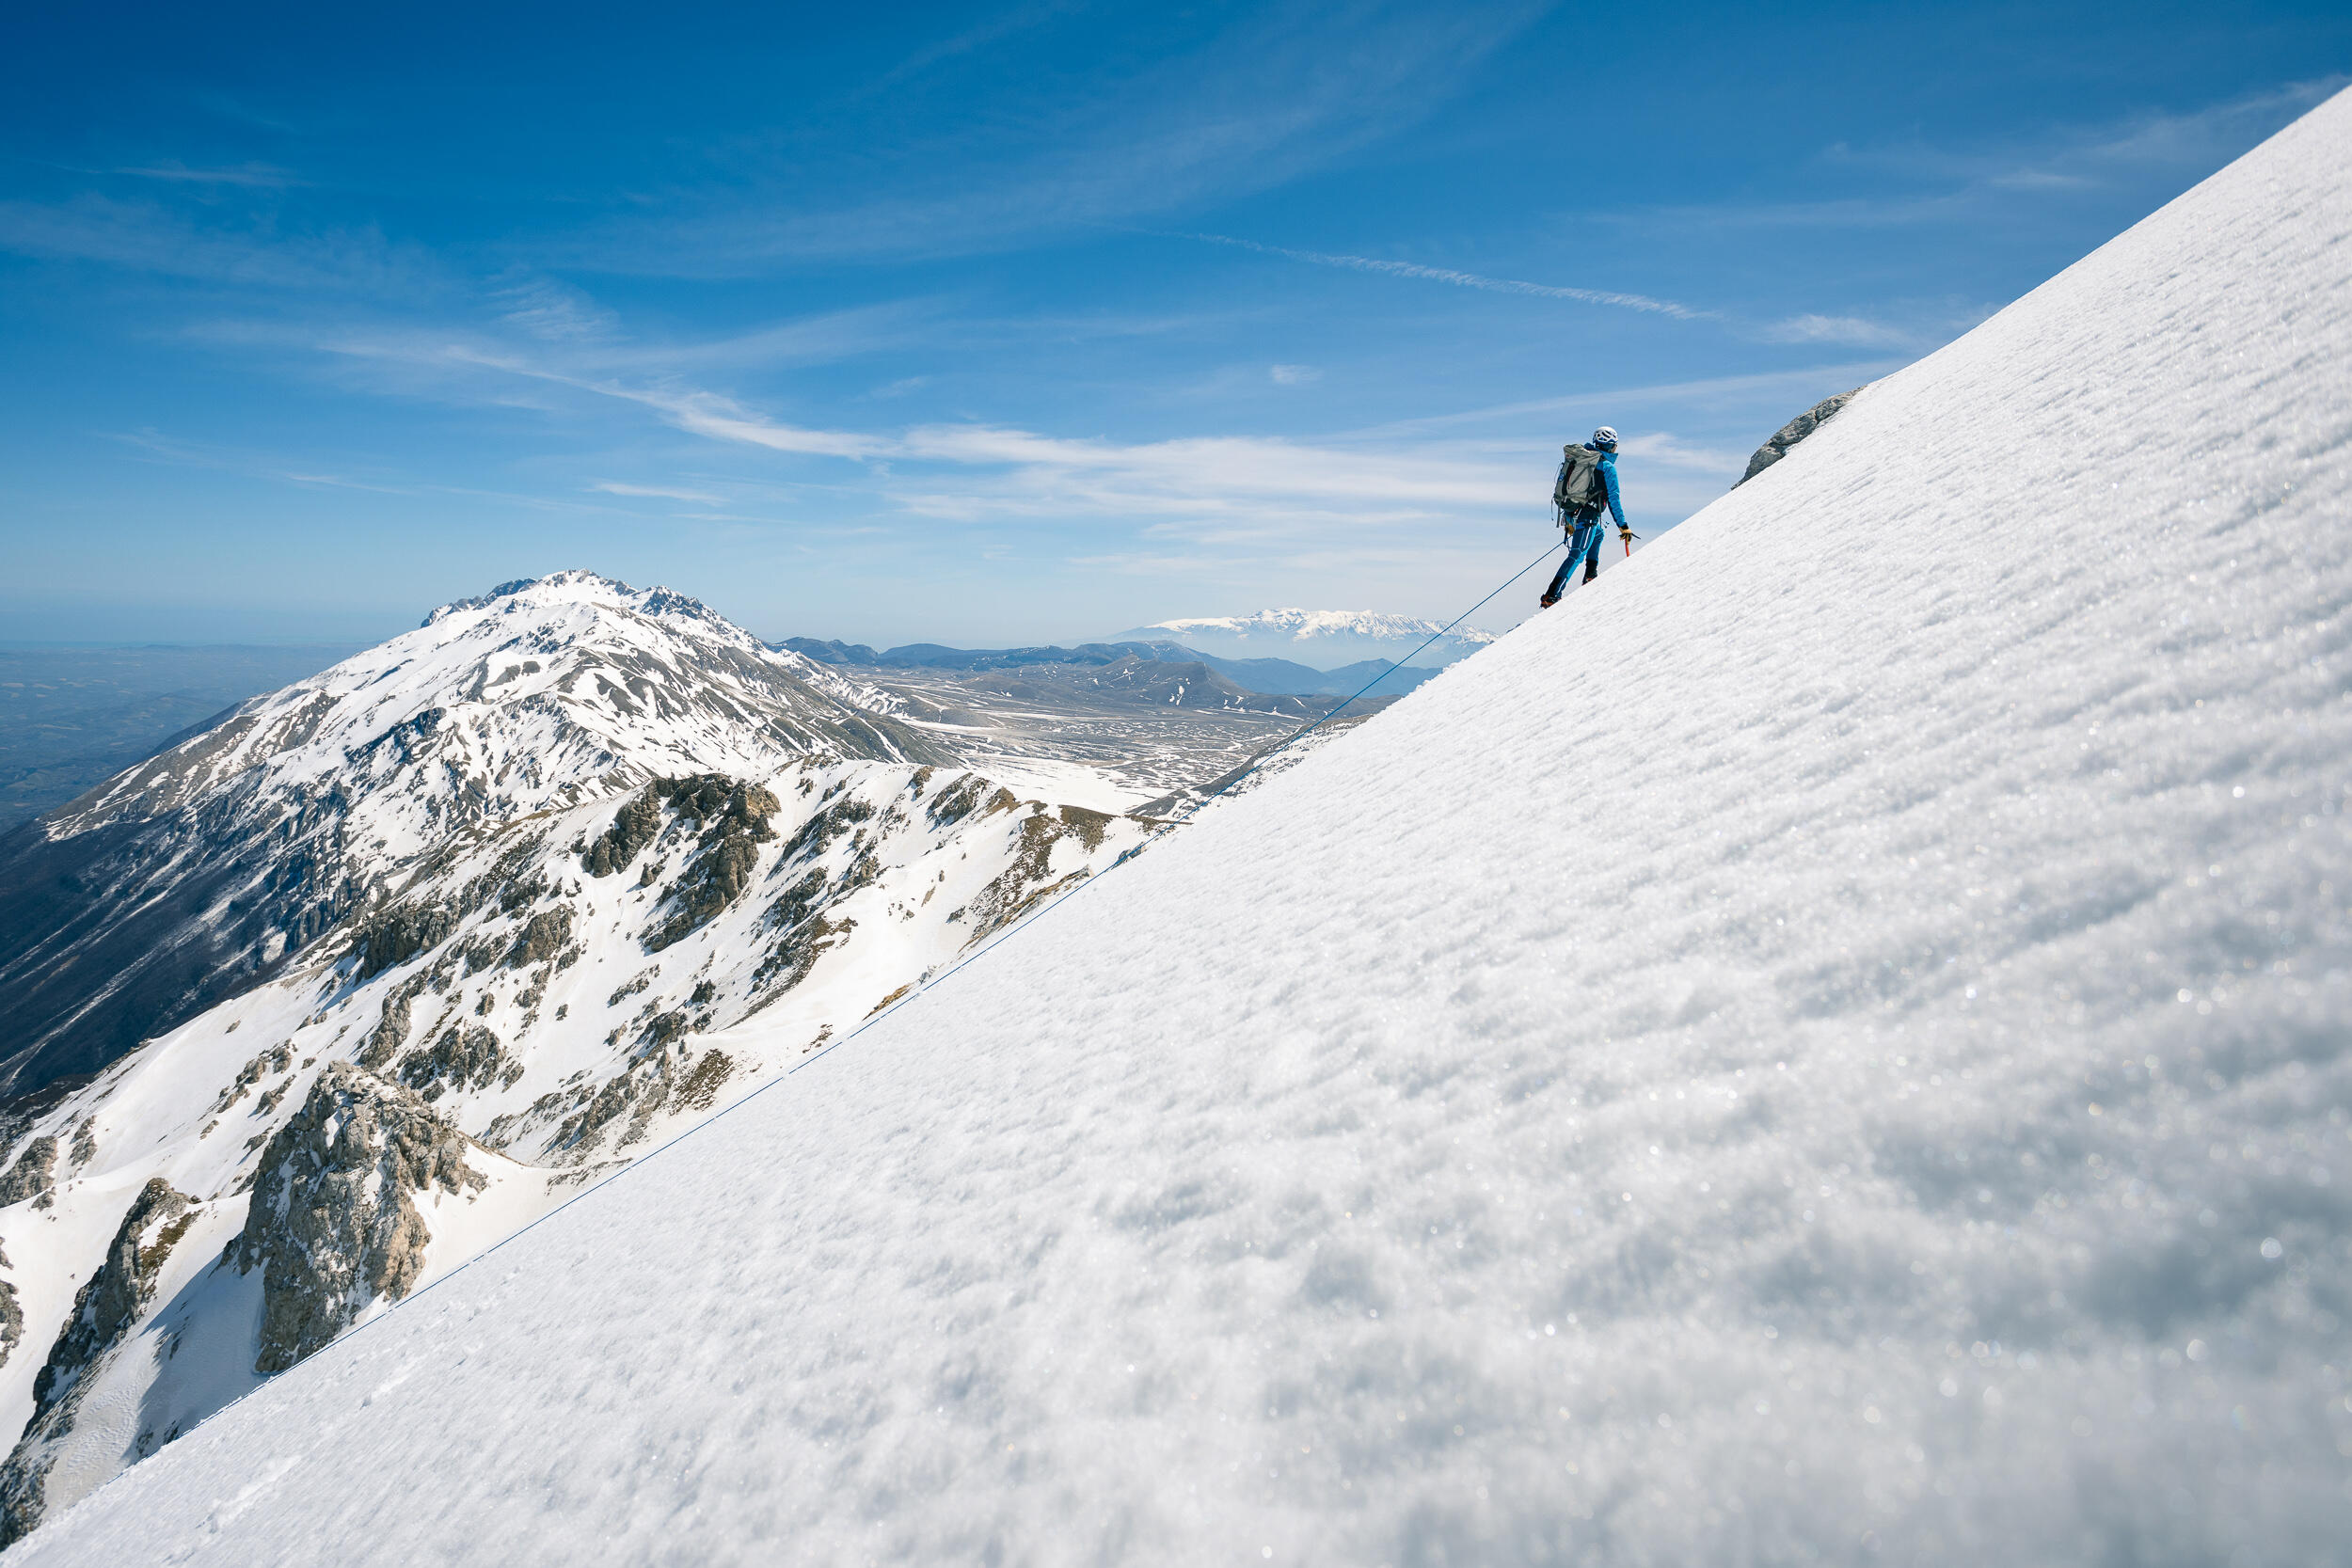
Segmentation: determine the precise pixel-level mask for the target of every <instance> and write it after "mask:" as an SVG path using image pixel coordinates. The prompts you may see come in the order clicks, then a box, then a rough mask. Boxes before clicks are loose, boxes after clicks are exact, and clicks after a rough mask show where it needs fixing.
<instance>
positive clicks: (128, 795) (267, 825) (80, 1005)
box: [0, 572, 951, 1094]
mask: <svg viewBox="0 0 2352 1568" xmlns="http://www.w3.org/2000/svg"><path fill="white" fill-rule="evenodd" d="M891 705H892V704H891V703H890V702H889V701H888V700H886V699H883V698H882V697H881V696H880V695H879V694H875V695H873V696H872V697H871V699H870V701H869V697H868V689H867V688H866V687H864V686H863V685H861V684H860V683H858V682H856V681H854V680H852V679H850V678H848V677H846V676H844V675H843V674H842V673H840V672H837V671H833V670H827V669H823V668H821V667H819V666H818V665H815V664H812V663H810V662H809V661H808V660H806V659H803V658H802V657H799V656H798V655H794V654H790V653H781V652H777V651H775V650H772V649H769V648H766V647H764V646H762V645H761V644H760V642H759V641H758V640H757V639H755V638H754V637H752V636H751V635H750V634H749V633H748V632H745V631H744V630H742V629H741V628H740V627H739V626H734V625H732V624H731V623H729V622H727V621H726V620H724V619H723V617H720V616H718V615H716V614H714V613H712V612H711V611H709V610H707V609H706V608H705V607H703V606H702V605H700V604H698V603H697V602H695V601H694V600H691V599H689V598H687V597H686V596H684V595H682V594H675V593H672V592H670V591H669V590H666V589H651V590H644V591H640V590H635V589H631V588H629V587H628V586H627V585H626V584H622V583H618V582H615V581H613V580H612V579H610V578H600V577H596V576H595V575H594V574H591V573H585V572H565V573H559V574H557V575H555V576H552V577H548V578H538V579H533V580H527V581H523V582H519V583H508V584H504V585H502V586H501V588H500V589H499V590H498V591H496V592H494V593H493V594H487V595H484V596H482V597H480V598H476V599H469V600H462V601H459V602H457V603H454V604H451V605H446V606H443V607H442V608H441V609H439V610H436V611H434V613H433V614H432V615H430V616H428V617H427V618H426V620H425V622H424V624H423V625H422V626H420V627H419V628H418V629H416V630H414V631H411V632H407V633H405V634H404V635H402V636H400V637H396V638H394V639H392V640H391V641H389V642H386V643H384V644H382V645H381V646H380V647H377V648H373V649H370V650H369V651H367V652H366V653H363V654H359V655H358V656H355V657H352V658H350V659H346V660H345V661H343V662H342V663H341V664H338V665H335V666H334V667H333V668H331V669H328V670H326V671H324V672H322V673H319V674H318V675H315V676H313V677H311V678H310V679H308V680H305V681H301V682H298V683H296V684H295V685H294V686H291V687H288V688H286V689H283V690H281V691H277V692H273V693H270V694H268V695H266V696H262V697H257V698H255V699H253V700H252V701H251V702H248V703H246V704H244V705H242V706H240V707H239V708H237V709H236V710H235V711H234V712H233V713H231V714H230V715H229V716H228V717H227V718H226V719H224V720H223V721H221V722H220V723H218V724H216V725H215V726H214V727H213V728H212V729H210V730H208V731H206V732H205V733H203V734H201V735H199V736H195V737H194V738H192V739H189V740H187V741H185V742H184V743H183V744H181V745H179V746H176V747H173V748H171V749H170V750H168V751H166V752H162V753H160V754H159V755H157V756H155V757H153V758H151V759H150V760H149V761H147V762H145V763H143V764H141V765H139V766H138V767H136V768H132V769H130V770H128V771H126V772H124V773H122V774H120V775H119V776H118V777H116V778H115V779H112V780H110V781H108V782H107V783H106V784H102V785H100V786H99V787H98V788H96V789H93V790H92V791H90V792H89V793H88V794H87V795H85V796H84V797H83V798H82V799H80V800H76V801H73V802H72V803H70V804H68V805H67V806H65V807H62V808H60V809H59V810H58V811H56V813H53V814H52V815H51V816H48V817H47V818H45V819H43V820H42V821H41V822H40V823H39V824H38V825H37V826H28V827H27V828H26V829H23V830H20V831H19V832H17V833H15V834H12V835H10V837H9V838H8V839H7V840H5V841H0V892H5V893H7V894H8V895H10V896H11V898H12V899H13V900H14V901H15V902H16V903H17V905H18V907H19V908H21V909H25V910H28V911H32V912H31V913H30V914H29V915H28V916H27V917H25V918H24V919H22V920H20V921H17V922H14V923H12V926H11V928H10V929H8V931H6V932H5V933H0V987H5V988H8V990H9V992H10V994H12V995H13V997H14V998H15V1006H13V1007H12V1008H11V1009H10V1011H9V1013H8V1018H7V1022H6V1023H5V1024H4V1025H0V1075H5V1079H4V1081H5V1085H6V1086H7V1087H8V1088H9V1089H10V1090H12V1091H13V1092H15V1093H18V1094H22V1093H24V1092H26V1091H28V1090H31V1089H35V1088H38V1087H40V1085H43V1084H45V1083H47V1082H49V1081H50V1080H52V1079H55V1078H57V1077H60V1076H66V1075H72V1074H83V1073H88V1072H92V1071H95V1070H97V1069H101V1068H103V1066H104V1065H105V1064H106V1063H107V1062H108V1061H111V1060H112V1059H113V1058H114V1057H115V1056H116V1055H118V1054H119V1053H121V1052H122V1051H125V1050H128V1049H130V1048H131V1047H132V1046H134V1045H135V1044H136V1043H137V1042H138V1041H139V1040H140V1039H142V1038H144V1037H149V1036H151V1035H153V1034H155V1033H158V1032H160V1031H162V1030H165V1029H168V1028H169V1027H171V1026H173V1025H174V1024H176V1023H178V1022H181V1021H183V1020H184V1019H186V1018H189V1017H192V1016H193V1015H194V1014H195V1013H196V1012H198V1011H200V1010H201V1009H202V1008H203V1007H205V1006H210V1005H212V1004H213V1003H215V1002H217V1001H219V1000H221V999H222V998H223V997H225V996H227V995H230V994H232V993H233V992H234V991H235V990H238V989H240V988H242V987H243V986H245V985H247V984H250V983H252V981H253V980H254V979H256V978H260V977H266V976H267V975H268V974H271V973H273V972H274V970H275V968H276V967H277V966H278V965H279V964H280V963H282V962H283V961H285V960H286V958H288V956H289V955H291V954H294V953H298V952H300V951H301V950H302V949H303V948H304V947H306V946H307V945H308V944H309V943H310V942H312V941H314V940H316V939H317V938H318V937H320V936H322V935H323V934H325V933H326V931H328V930H329V929H331V928H333V927H336V926H337V925H338V924H340V923H341V922H342V921H344V920H346V919H348V918H350V917H352V916H353V915H354V914H355V913H356V912H357V911H359V910H360V909H361V908H362V907H363V906H365V905H366V904H367V903H368V902H369V901H370V900H372V899H375V898H379V897H382V896H385V895H387V894H388V893H389V891H390V890H391V889H392V888H393V887H394V886H395V885H396V884H397V883H398V882H399V881H400V879H402V878H404V877H405V876H407V875H408V874H410V872H411V871H413V870H414V868H415V867H416V866H417V865H419V864H420V863H421V861H422V860H423V858H424V857H426V856H428V855H430V854H431V853H433V852H434V851H436V850H437V849H438V848H439V847H441V846H442V845H444V844H445V843H447V842H448V841H449V840H450V839H451V838H453V836H457V835H462V834H466V833H473V832H486V831H490V830H493V829H495V828H497V827H498V826H500V825H501V824H503V823H508V822H512V821H515V820H516V819H517V818H520V817H525V816H530V815H532V814H533V813H536V812H542V811H550V810H561V809H564V808H567V807H571V806H576V805H579V804H581V803H583V802H585V801H589V800H601V799H605V798H609V797H615V796H618V795H621V794H623V793H626V792H628V791H629V790H632V789H635V788H639V787H642V786H643V785H644V784H645V783H646V782H647V781H648V780H651V779H654V778H657V777H667V776H678V775H684V774H691V773H706V772H707V773H721V774H725V775H729V776H733V777H765V776H767V775H770V774H772V773H774V772H775V771H777V770H778V769H780V768H786V767H788V766H790V765H792V764H794V763H796V762H798V761H800V760H801V759H803V758H804V757H808V756H812V755H818V754H827V755H836V756H842V757H849V758H868V759H887V760H892V761H898V762H905V763H908V764H912V765H920V764H924V763H945V762H947V761H950V760H951V752H949V751H948V750H947V749H946V747H944V746H943V745H941V744H940V743H939V742H938V741H936V740H934V739H933V738H931V737H930V736H926V735H924V734H923V733H922V732H921V731H919V730H916V729H914V728H912V727H910V726H908V725H905V724H903V723H901V722H899V721H898V720H896V719H894V718H892V717H891V716H890V715H889V713H888V712H887V711H885V710H886V709H887V708H888V707H890V706H891ZM60 882H64V883H67V884H69V885H72V886H73V887H74V888H76V889H77V894H76V896H75V897H73V898H72V899H70V900H58V899H54V898H46V895H44V894H43V893H42V892H41V890H42V889H45V888H47V887H49V886H52V885H55V884H57V883H60ZM44 899H46V901H45V902H44ZM92 973H99V974H108V975H109V978H108V980H107V982H106V983H105V984H104V985H103V987H101V988H98V989H97V990H92V988H91V987H90V985H89V982H88V981H87V978H86V977H87V975H89V974H92Z"/></svg>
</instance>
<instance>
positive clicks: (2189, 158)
mask: <svg viewBox="0 0 2352 1568" xmlns="http://www.w3.org/2000/svg"><path fill="white" fill-rule="evenodd" d="M2347 84H2352V75H2345V74H2344V73H2343V72H2335V73H2332V74H2329V75H2326V76H2320V77H2314V78H2312V79H2311V80H2309V81H2304V82H2294V83H2289V84H2287V85H2286V86H2284V87H2271V88H2265V89H2263V90H2261V91H2257V92H2249V93H2244V94H2241V95H2239V96H2237V97H2234V98H2229V99H2224V100H2222V101H2220V102H2218V103H2211V104H2208V105H2206V106H2205V107H2203V108H2201V109H2195V110H2190V111H2187V112H2185V113H2154V112H2149V113H2138V114H2132V115H2126V116H2122V117H2121V118H2119V119H2111V120H2107V121H2105V122H2103V123H2100V124H2096V125H2075V126H2053V127H2044V128H2042V129H2041V130H2039V131H2038V132H2036V133H2034V134H2033V135H2030V136H2009V137H2003V138H1997V139H1994V140H1992V141H1988V142H1986V143H1984V144H1982V145H1979V146H1976V147H1967V148H1954V147H1942V146H1935V145H1931V144H1927V143H1918V142H1904V143H1894V144H1889V145H1884V146H1861V147H1857V146H1854V145H1851V144H1850V143H1846V142H1837V143H1834V144H1832V145H1831V146H1829V147H1827V148H1824V149H1823V150H1821V152H1820V158H1819V160H1818V161H1819V163H1820V166H1822V167H1824V168H1825V169H1831V170H1836V169H1840V168H1844V169H1851V170H1855V171H1860V172H1865V173H1868V174H1875V175H1883V176H1893V177H1896V178H1898V179H1903V180H1911V181H1915V182H1920V183H1921V184H1924V185H1928V186H1931V187H1936V188H1932V189H1928V190H1923V191H1917V192H1915V193H1913V194H1908V195H1891V196H1879V197H1867V198H1865V197H1854V198H1837V199H1828V200H1807V201H1788V202H1725V203H1717V204H1709V205H1705V206H1694V207H1655V208H1647V209H1633V210H1629V211H1626V212H1623V213H1619V214H1612V215H1611V216H1610V217H1609V219H1608V221H1610V222H1613V223H1617V224H1620V225H1624V226H1628V227H1632V228H1637V229H1647V230H1666V231H1672V230H1681V229H1700V228H1724V227H1744V228H1828V229H1891V228H1902V227H1912V226H1918V225H1929V224H1947V223H1982V222H1984V221H1986V218H1987V214H1988V213H1989V212H1992V211H1995V210H1998V211H2015V210H2017V207H2016V204H2017V203H2020V202H2026V201H2031V200H2033V199H2035V198H2047V197H2070V196H2079V195H2081V194H2082V193H2084V192H2089V191H2096V190H2102V189H2109V188H2116V187H2121V186H2122V185H2124V184H2126V183H2127V182H2136V181H2142V180H2146V179H2148V178H2149V177H2151V176H2159V177H2163V178H2165V179H2168V180H2170V179H2177V178H2180V177H2182V176H2185V175H2201V174H2205V173H2209V172H2211V171H2212V170H2214V169H2217V168H2218V167H2219V166H2221V165H2223V164H2225V163H2227V162H2228V161H2229V160H2231V159H2232V158H2234V157H2236V156H2238V155H2239V154H2240V153H2242V152H2245V151H2246V150H2249V148H2252V147H2253V146H2255V145H2256V144H2257V143H2259V142H2261V141H2262V140H2263V139H2264V138H2265V137H2267V136H2269V135H2272V134H2273V133H2275V132H2277V131H2279V130H2280V128H2282V127H2283V126H2285V125H2286V124H2288V123H2289V122H2290V121H2292V120H2294V119H2296V118H2298V117H2299V116H2301V115H2303V114H2304V113H2306V112H2308V111H2309V110H2311V109H2312V108H2313V107H2315V106H2317V105H2318V104H2320V103H2325V102H2326V101H2327V100H2328V99H2329V98H2331V97H2333V96H2334V95H2335V94H2336V93H2337V92H2339V91H2341V90H2343V88H2344V87H2345V86H2346V85H2347Z"/></svg>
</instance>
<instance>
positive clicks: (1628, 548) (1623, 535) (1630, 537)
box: [1617, 528, 1642, 561]
mask: <svg viewBox="0 0 2352 1568" xmlns="http://www.w3.org/2000/svg"><path fill="white" fill-rule="evenodd" d="M1617 537H1618V538H1620V539H1623V540H1624V541H1625V558H1626V559H1627V560H1628V561H1630V560H1632V559H1633V541H1635V540H1636V539H1639V538H1640V537H1642V536H1641V535H1640V534H1638V533H1636V532H1634V531H1632V530H1631V529H1629V528H1621V529H1619V530H1617Z"/></svg>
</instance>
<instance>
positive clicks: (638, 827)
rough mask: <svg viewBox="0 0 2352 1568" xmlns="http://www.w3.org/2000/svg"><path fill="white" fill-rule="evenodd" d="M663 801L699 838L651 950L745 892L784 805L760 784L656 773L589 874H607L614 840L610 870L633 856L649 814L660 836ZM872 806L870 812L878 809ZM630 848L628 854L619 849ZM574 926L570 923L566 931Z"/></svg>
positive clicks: (649, 939) (648, 941)
mask: <svg viewBox="0 0 2352 1568" xmlns="http://www.w3.org/2000/svg"><path fill="white" fill-rule="evenodd" d="M664 805H667V806H670V807H672V808H674V809H675V811H676V813H677V822H676V826H675V829H674V830H673V831H683V832H693V833H694V834H695V835H696V837H695V842H694V846H693V847H692V849H691V851H690V852H689V854H688V858H687V862H686V864H685V867H684V869H682V870H681V871H680V873H679V874H678V878H677V880H676V881H675V883H674V884H672V886H671V889H670V893H669V895H668V897H667V898H666V899H664V900H663V904H662V911H663V913H662V915H661V919H660V924H659V925H657V926H655V927H653V928H652V929H651V930H649V931H647V932H646V933H645V939H644V941H645V950H646V951H647V952H650V953H659V952H660V951H661V950H662V949H663V948H665V947H669V946H671V945H673V944H675V942H678V941H679V940H680V939H681V938H684V937H687V936H691V934H693V933H694V932H695V931H698V930H700V929H701V928H702V927H705V926H707V925H708V924H709V923H710V922H711V920H712V919H714V918H715V917H716V916H717V915H718V914H719V913H720V911H723V910H724V909H726V908H727V907H728V906H729V905H731V904H733V903H734V902H735V901H736V899H738V898H739V897H740V896H742V894H743V890H744V889H745V888H747V887H749V886H750V885H751V879H752V872H753V870H754V869H755V867H756V866H757V864H758V863H759V848H758V846H759V845H760V844H761V843H762V842H763V841H765V840H768V839H771V838H773V837H775V836H776V835H775V832H774V831H773V830H772V829H771V828H770V827H769V826H768V818H770V817H771V816H775V814H776V813H777V812H779V811H781V810H782V809H783V804H782V802H780V801H779V800H777V799H776V798H775V796H774V795H773V794H771V793H770V792H769V791H768V790H766V789H764V788H762V787H761V786H759V785H757V784H739V783H737V782H736V781H735V780H733V779H728V778H724V777H723V776H721V775H719V774H716V773H702V774H696V775H694V776H693V777H691V778H684V779H656V780H655V781H654V782H653V783H652V784H648V785H647V786H646V787H645V791H644V794H642V795H640V796H639V797H637V799H636V800H632V801H630V802H629V803H628V805H627V806H624V807H623V808H622V809H621V813H620V815H619V816H616V817H615V818H614V819H613V823H612V829H611V830H609V831H608V832H606V834H605V836H604V837H603V838H600V839H598V840H597V841H596V847H594V848H592V849H591V850H590V851H589V855H588V867H589V871H590V873H591V874H592V875H600V874H601V873H597V872H596V865H597V864H598V863H600V861H599V856H600V855H603V854H604V853H605V852H606V850H607V847H608V845H610V846H612V855H613V856H617V857H619V858H612V859H610V868H611V869H613V870H617V869H619V868H620V867H621V866H624V865H627V864H628V863H629V861H630V860H633V859H634V858H635V857H636V855H637V854H638V853H639V852H640V851H641V850H642V849H643V848H644V847H645V845H646V844H649V843H651V842H652V841H653V839H652V836H647V835H646V834H645V828H644V824H645V822H646V820H647V813H648V812H650V814H651V820H652V822H653V823H654V824H655V829H654V834H655V835H656V836H658V835H659V833H660V822H661V815H662V807H663V806H664ZM866 811H867V813H868V814H869V815H870V814H871V811H872V808H871V807H867V808H866ZM820 815H821V814H820ZM624 831H626V833H627V837H626V838H625V839H624V838H623V837H622V836H621V835H622V834H623V833H624ZM624 848H626V850H627V854H626V855H625V856H623V855H621V850H622V849H624ZM569 930H570V927H568V925H567V926H566V927H565V935H566V936H568V935H569Z"/></svg>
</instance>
